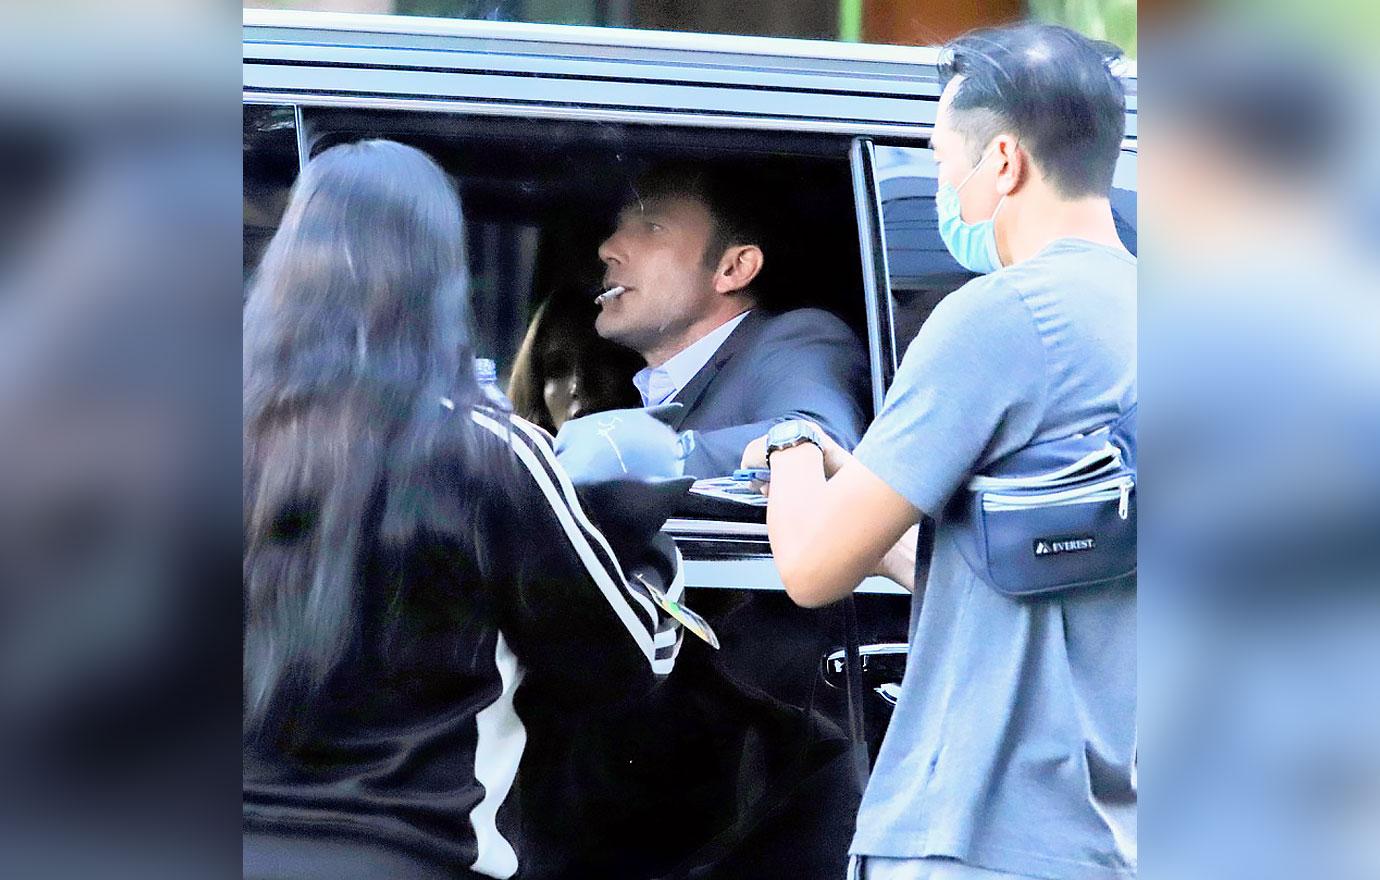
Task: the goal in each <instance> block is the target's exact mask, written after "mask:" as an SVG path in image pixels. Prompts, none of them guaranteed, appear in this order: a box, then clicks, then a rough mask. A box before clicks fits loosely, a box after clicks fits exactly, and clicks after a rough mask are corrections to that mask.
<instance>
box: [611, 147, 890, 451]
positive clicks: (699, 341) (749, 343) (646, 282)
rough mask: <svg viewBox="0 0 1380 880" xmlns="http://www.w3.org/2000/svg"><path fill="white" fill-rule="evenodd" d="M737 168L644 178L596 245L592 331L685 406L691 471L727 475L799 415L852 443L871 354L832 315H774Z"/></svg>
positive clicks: (661, 171) (654, 394) (757, 234)
mask: <svg viewBox="0 0 1380 880" xmlns="http://www.w3.org/2000/svg"><path fill="white" fill-rule="evenodd" d="M747 186H749V181H748V180H747V179H746V178H745V177H743V176H741V174H737V175H735V174H733V173H730V172H727V171H725V170H724V169H720V168H715V167H711V166H706V165H690V164H677V165H663V166H658V167H655V168H653V169H651V170H649V171H648V172H646V173H644V174H643V175H642V176H641V177H640V178H639V179H638V181H637V183H636V185H635V187H634V191H635V192H634V198H633V199H632V200H631V201H630V202H629V203H628V204H627V205H625V206H624V208H623V210H622V211H621V212H620V213H619V215H618V221H617V227H616V228H615V230H614V232H613V234H612V235H610V236H609V237H608V239H607V240H605V241H604V243H603V244H602V245H600V247H599V259H600V260H602V261H603V263H604V265H605V267H606V268H605V273H604V282H605V288H606V290H614V291H617V289H618V288H621V289H622V292H621V293H617V295H613V296H603V297H601V298H600V299H601V303H600V313H599V315H598V317H597V319H596V323H595V327H596V329H597V330H598V332H599V335H600V336H602V337H604V338H605V339H610V340H612V341H614V342H617V343H619V344H620V345H623V346H625V347H627V348H630V349H632V350H633V351H636V352H637V353H638V354H640V355H641V356H642V358H643V359H644V360H645V361H646V363H647V366H646V367H645V368H644V369H643V370H641V371H640V372H639V373H638V374H637V375H636V376H635V377H634V380H633V381H634V383H635V384H636V385H637V388H638V391H639V392H640V393H641V395H642V399H643V403H644V404H645V405H648V406H653V405H656V404H661V403H669V402H679V403H681V404H683V405H684V409H683V410H682V411H681V412H680V413H679V415H678V416H677V417H676V422H675V424H673V425H672V427H674V428H676V429H677V430H680V431H689V432H692V433H693V439H694V448H693V450H692V451H691V453H690V456H689V458H688V459H687V460H686V473H688V474H692V475H694V476H698V477H712V476H723V475H727V474H729V473H731V472H732V471H733V470H734V468H735V467H737V465H738V459H739V457H740V456H741V453H742V450H743V447H744V446H745V445H746V444H747V443H748V442H749V441H751V440H752V439H753V438H754V437H758V436H761V434H762V433H763V432H764V431H765V430H766V429H767V427H769V426H770V425H771V423H772V422H773V421H776V420H778V419H781V418H785V417H796V418H806V419H810V420H811V421H813V422H815V423H816V424H818V425H819V426H820V427H821V428H822V429H823V430H824V431H826V432H827V433H828V434H829V435H830V436H831V437H832V438H834V440H836V441H837V442H839V443H841V444H843V445H844V446H846V447H848V448H852V447H853V445H854V444H855V443H856V442H857V440H858V438H859V437H860V436H861V435H862V428H863V424H864V420H865V416H866V414H865V411H864V401H866V400H867V382H868V369H867V358H866V355H865V354H864V352H863V348H862V346H861V344H859V342H858V339H857V337H856V336H855V335H854V334H853V332H852V331H851V330H850V329H849V328H848V325H846V324H845V323H844V322H843V321H842V320H840V319H839V318H838V317H836V316H835V315H833V314H831V313H829V312H826V311H823V310H821V309H815V308H799V309H793V310H790V311H780V312H776V313H772V312H769V311H768V310H767V309H765V308H763V307H762V305H761V302H760V297H759V295H758V291H759V289H760V286H761V282H762V278H763V271H764V269H765V267H766V265H767V261H768V254H767V251H768V248H767V247H766V246H764V240H765V227H764V225H763V223H762V221H761V219H760V217H759V216H758V214H757V212H756V211H755V210H754V208H753V203H754V202H755V201H757V199H758V197H760V193H754V192H752V191H751V190H750V189H746V188H745V187H747Z"/></svg>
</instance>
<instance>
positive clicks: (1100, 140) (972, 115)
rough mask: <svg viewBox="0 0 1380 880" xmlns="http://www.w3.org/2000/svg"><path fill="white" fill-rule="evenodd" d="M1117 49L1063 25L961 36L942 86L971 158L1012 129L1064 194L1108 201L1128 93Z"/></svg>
mask: <svg viewBox="0 0 1380 880" xmlns="http://www.w3.org/2000/svg"><path fill="white" fill-rule="evenodd" d="M1120 56H1121V50H1120V49H1118V48H1117V47H1116V46H1114V45H1112V44H1111V43H1106V42H1101V41H1098V40H1090V39H1088V38H1087V37H1085V36H1083V35H1081V34H1079V33H1076V32H1074V31H1071V30H1069V29H1068V28H1066V27H1060V26H1058V25H1048V24H1019V25H1012V26H1008V27H999V28H988V29H983V30H978V31H974V32H972V33H969V34H965V35H963V36H961V37H959V38H958V39H956V40H954V41H953V42H951V43H950V44H949V45H948V46H946V47H945V51H944V54H943V56H942V58H941V62H940V65H939V76H940V81H941V83H942V84H944V85H947V84H948V82H949V81H950V80H951V79H953V78H954V77H955V76H962V77H963V82H962V83H961V84H960V85H959V87H958V91H957V92H956V93H955V95H954V99H953V104H952V107H953V110H954V112H955V128H956V129H958V130H959V132H960V133H961V134H962V135H963V137H964V139H965V140H966V141H967V142H968V146H969V149H970V152H971V155H972V157H973V160H974V161H977V159H978V158H979V157H980V156H981V154H982V151H983V150H985V149H986V148H987V145H988V144H989V143H991V141H992V138H994V137H996V136H997V135H999V134H1002V133H1004V132H1009V133H1010V134H1013V135H1015V136H1016V137H1017V138H1019V139H1020V142H1021V145H1022V146H1023V147H1024V148H1025V149H1026V151H1027V152H1028V153H1029V154H1030V157H1031V160H1032V161H1033V162H1034V164H1035V165H1036V166H1038V167H1039V169H1040V171H1041V172H1042V173H1043V174H1044V176H1045V179H1047V180H1048V181H1049V182H1050V184H1051V185H1052V186H1053V187H1054V188H1055V190H1057V191H1058V192H1059V193H1060V194H1061V195H1063V196H1065V197H1069V198H1074V197H1078V196H1090V195H1106V194H1107V193H1108V192H1109V191H1110V190H1111V188H1112V174H1113V172H1114V171H1115V169H1116V161H1117V156H1118V154H1119V152H1120V148H1121V140H1122V138H1123V137H1124V136H1125V133H1126V94H1125V89H1124V87H1123V86H1122V84H1121V81H1120V80H1119V79H1117V77H1116V75H1115V74H1114V73H1112V70H1111V63H1112V62H1113V61H1114V60H1116V59H1117V58H1119V57H1120Z"/></svg>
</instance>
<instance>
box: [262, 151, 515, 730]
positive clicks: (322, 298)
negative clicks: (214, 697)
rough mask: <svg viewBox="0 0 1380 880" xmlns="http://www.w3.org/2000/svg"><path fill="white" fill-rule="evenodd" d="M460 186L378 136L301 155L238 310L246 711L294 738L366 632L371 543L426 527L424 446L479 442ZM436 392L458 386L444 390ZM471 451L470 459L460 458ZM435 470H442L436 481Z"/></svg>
mask: <svg viewBox="0 0 1380 880" xmlns="http://www.w3.org/2000/svg"><path fill="white" fill-rule="evenodd" d="M470 328H471V318H470V308H469V303H468V285H467V268H466V256H465V235H464V225H463V222H462V219H461V211H460V202H459V198H458V196H457V194H456V193H455V191H454V190H453V189H452V187H451V186H450V183H449V182H448V180H447V179H446V176H445V173H444V172H443V171H442V170H441V168H440V167H439V166H437V164H436V163H435V162H434V161H432V160H431V159H430V158H429V157H428V156H427V155H426V154H424V153H422V152H421V151H419V150H416V149H414V148H412V147H408V146H404V145H402V144H398V143H394V142H391V141H384V140H369V141H363V142H360V143H354V144H344V145H340V146H335V147H332V148H330V149H328V150H326V151H325V152H323V153H321V154H320V155H318V156H317V157H315V158H314V159H312V161H311V162H310V163H309V164H308V165H307V166H306V168H304V169H303V171H302V174H301V176H300V178H299V179H298V181H297V183H296V185H295V187H294V189H293V193H292V198H291V201H290V203H289V205H288V208H287V211H286V213H285V215H284V217H283V222H282V225H281V226H280V228H279V229H278V231H277V233H276V234H275V235H274V237H273V240H272V242H271V243H270V244H269V246H268V248H267V250H266V251H265V254H264V259H263V262H262V264H261V265H260V267H259V269H258V271H257V273H256V275H255V277H254V278H253V280H252V281H251V284H250V290H249V294H248V301H247V303H246V306H245V312H244V588H245V609H244V610H245V621H244V628H245V632H244V721H245V735H246V738H247V739H248V740H262V739H265V738H268V739H273V740H275V741H283V740H281V738H282V737H286V741H289V742H293V741H301V739H302V737H303V736H304V735H305V732H306V731H308V730H309V729H310V727H311V724H312V720H313V718H314V716H315V715H316V714H317V712H318V709H319V703H320V697H321V695H322V692H323V690H324V689H325V688H326V686H327V685H328V683H329V682H330V680H331V677H332V675H333V673H334V672H335V671H336V670H337V669H338V668H339V667H340V666H341V664H342V663H344V662H346V660H347V659H348V658H350V657H351V656H352V653H353V652H355V651H357V649H358V648H359V646H360V643H361V640H362V639H363V638H365V635H364V630H365V628H366V627H365V617H366V608H369V607H375V606H374V604H373V603H376V602H380V601H381V602H383V603H384V606H383V607H386V606H387V603H388V602H389V601H390V599H389V597H381V598H380V597H366V596H365V595H363V592H364V583H365V582H366V580H368V577H367V576H366V571H365V569H366V567H367V566H368V564H369V562H368V560H369V559H370V554H371V553H373V552H374V550H375V548H377V547H378V546H379V545H380V543H383V544H388V543H390V542H403V543H405V542H406V541H407V540H409V535H411V536H412V537H413V538H415V536H416V535H417V534H418V532H419V530H425V529H426V528H427V525H426V523H424V522H422V520H423V519H425V518H426V517H427V514H426V512H425V511H426V509H427V506H428V505H427V501H426V499H427V497H428V495H432V496H434V495H436V494H437V493H439V492H441V491H451V492H454V491H455V487H453V486H452V487H442V486H436V485H434V482H435V479H436V478H435V476H434V470H433V471H428V469H427V467H426V465H425V462H426V461H427V459H428V456H431V455H433V454H434V453H435V451H436V448H437V446H438V444H440V443H444V445H445V449H446V452H447V454H449V455H456V454H458V455H459V456H460V458H461V459H462V461H461V463H460V464H461V468H462V470H464V469H466V468H468V469H470V470H476V471H480V472H484V473H487V474H490V475H492V476H493V477H494V478H495V479H499V480H501V479H502V478H501V474H502V471H503V469H502V468H501V467H498V466H497V463H496V462H486V461H484V460H482V455H481V453H480V452H479V451H478V450H479V449H480V447H478V446H477V445H476V438H475V435H474V428H473V425H472V424H471V419H470V417H469V412H470V410H471V408H472V407H475V406H483V405H484V404H483V403H482V400H481V395H480V391H479V388H478V386H477V384H476V382H475V378H474V371H473V353H472V348H471V344H470V336H471V329H470ZM443 398H444V399H445V400H446V401H447V402H448V403H447V404H443ZM466 456H468V461H463V459H466ZM429 473H431V474H433V476H432V477H431V480H432V483H433V484H432V485H428V484H427V476H428V474H429Z"/></svg>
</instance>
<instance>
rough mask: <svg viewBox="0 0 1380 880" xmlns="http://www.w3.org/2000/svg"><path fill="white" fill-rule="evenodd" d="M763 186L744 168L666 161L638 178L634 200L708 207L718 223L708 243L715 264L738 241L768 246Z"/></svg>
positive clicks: (707, 254) (708, 261)
mask: <svg viewBox="0 0 1380 880" xmlns="http://www.w3.org/2000/svg"><path fill="white" fill-rule="evenodd" d="M758 189H759V187H757V186H754V185H753V183H752V182H751V181H750V180H749V178H748V176H747V173H746V172H745V171H744V170H743V169H741V168H736V167H728V166H723V165H718V164H714V163H709V162H689V161H683V162H662V163H659V164H656V165H652V166H650V167H648V168H646V169H644V170H643V171H642V172H641V173H640V174H639V175H638V176H637V180H636V181H635V182H634V183H633V193H632V199H631V200H630V202H631V203H632V204H636V203H637V200H638V199H667V198H689V199H694V200H695V201H697V202H699V203H700V204H702V205H704V207H705V210H707V211H708V212H709V219H710V221H711V223H712V224H713V226H712V229H711V231H710V233H709V241H708V243H707V244H706V245H705V250H704V264H705V266H707V267H714V266H717V265H718V264H719V259H720V258H721V257H722V256H723V255H724V251H726V250H728V249H729V248H731V247H734V246H735V245H748V244H750V245H756V246H757V247H759V248H761V249H762V250H763V251H765V250H766V249H767V248H766V237H767V224H766V222H765V220H764V219H763V218H762V215H761V213H760V212H759V211H758V210H757V209H756V207H755V205H756V202H757V201H758V198H759V192H758Z"/></svg>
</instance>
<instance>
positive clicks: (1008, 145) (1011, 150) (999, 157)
mask: <svg viewBox="0 0 1380 880" xmlns="http://www.w3.org/2000/svg"><path fill="white" fill-rule="evenodd" d="M993 149H994V151H995V153H996V155H995V156H993V157H992V158H993V161H995V162H996V163H997V192H999V193H1001V194H1002V195H1004V196H1009V195H1011V194H1013V193H1015V192H1016V191H1017V190H1019V189H1020V188H1021V187H1022V186H1023V185H1024V184H1025V181H1026V178H1027V177H1028V176H1029V175H1030V173H1031V170H1032V169H1031V167H1030V157H1029V156H1028V154H1027V153H1026V151H1025V149H1024V148H1022V147H1021V143H1020V141H1018V140H1016V138H1015V136H1014V135H1009V134H1002V135H997V139H996V140H995V141H994V142H993Z"/></svg>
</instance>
